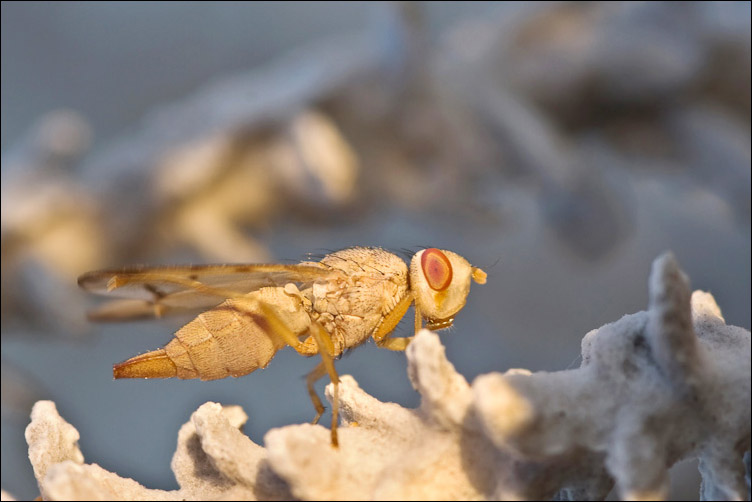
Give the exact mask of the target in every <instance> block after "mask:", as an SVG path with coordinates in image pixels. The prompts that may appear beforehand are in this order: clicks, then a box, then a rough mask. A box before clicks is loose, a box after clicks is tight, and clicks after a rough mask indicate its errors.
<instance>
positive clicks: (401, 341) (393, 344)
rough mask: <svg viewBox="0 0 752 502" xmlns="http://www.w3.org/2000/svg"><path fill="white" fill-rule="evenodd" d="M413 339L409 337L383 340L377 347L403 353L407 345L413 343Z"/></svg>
mask: <svg viewBox="0 0 752 502" xmlns="http://www.w3.org/2000/svg"><path fill="white" fill-rule="evenodd" d="M413 338H415V337H414V336H410V337H403V338H385V339H384V340H383V341H382V342H381V344H380V345H379V346H380V347H383V348H385V349H389V350H397V351H403V350H405V349H406V348H407V346H408V345H410V342H412V341H413Z"/></svg>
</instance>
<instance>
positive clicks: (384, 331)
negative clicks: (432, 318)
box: [371, 294, 417, 350]
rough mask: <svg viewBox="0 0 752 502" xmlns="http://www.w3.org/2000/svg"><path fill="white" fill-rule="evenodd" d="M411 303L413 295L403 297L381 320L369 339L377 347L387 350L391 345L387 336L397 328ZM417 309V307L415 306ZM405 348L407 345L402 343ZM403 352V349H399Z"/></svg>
mask: <svg viewBox="0 0 752 502" xmlns="http://www.w3.org/2000/svg"><path fill="white" fill-rule="evenodd" d="M412 302H413V295H411V294H407V295H405V297H404V298H403V299H402V300H400V301H399V302H398V303H397V305H395V307H394V308H393V309H392V311H391V312H389V313H388V314H387V315H386V316H384V318H383V319H382V320H381V322H380V323H379V325H378V326H377V327H376V329H375V330H374V332H373V334H372V335H371V337H372V338H373V340H374V341H375V342H376V343H377V344H378V345H379V347H386V348H389V347H388V345H390V344H393V343H394V342H392V341H391V340H390V339H389V335H391V333H392V332H393V331H394V328H395V327H396V326H397V324H398V323H399V322H400V319H402V318H403V317H404V316H405V312H407V309H408V308H410V304H411V303H412ZM416 309H417V305H416ZM395 340H407V338H399V339H396V338H395ZM404 343H405V347H407V343H409V342H404ZM393 350H399V349H393ZM401 350H405V349H401Z"/></svg>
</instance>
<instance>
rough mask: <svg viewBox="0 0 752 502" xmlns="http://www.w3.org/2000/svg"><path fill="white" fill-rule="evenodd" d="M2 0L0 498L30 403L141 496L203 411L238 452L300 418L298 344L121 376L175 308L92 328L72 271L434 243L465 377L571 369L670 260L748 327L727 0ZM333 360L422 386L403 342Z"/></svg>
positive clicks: (408, 392) (739, 138) (30, 488)
mask: <svg viewBox="0 0 752 502" xmlns="http://www.w3.org/2000/svg"><path fill="white" fill-rule="evenodd" d="M1 9H2V113H1V122H2V135H1V138H0V141H1V146H2V464H1V465H2V487H3V489H5V490H8V491H9V492H11V493H13V494H14V495H16V496H18V497H22V498H31V497H35V496H36V495H38V490H37V488H36V485H35V482H34V478H33V475H32V470H31V467H30V465H29V462H28V460H27V457H26V444H25V441H24V437H23V431H24V428H25V427H26V425H27V423H28V414H29V411H30V408H31V405H32V404H33V402H34V401H36V400H37V399H53V400H54V401H55V402H56V403H57V406H58V409H59V411H60V413H61V415H62V416H63V417H64V418H65V419H66V420H68V421H69V422H70V423H72V424H73V425H74V426H75V427H76V428H77V429H78V430H79V431H80V432H81V441H80V444H81V447H82V450H83V452H84V455H85V457H86V461H87V462H94V463H97V464H99V465H101V466H102V467H104V468H105V469H108V470H112V471H115V472H117V473H118V474H119V475H121V476H126V477H132V478H134V479H136V480H138V481H139V482H141V483H143V484H145V485H146V486H147V487H150V488H163V489H172V488H177V484H176V482H175V480H174V477H173V476H172V473H171V471H170V459H171V457H172V454H173V452H174V449H175V445H176V440H177V431H178V429H179V427H180V425H181V424H183V423H184V422H186V421H187V420H188V418H189V416H190V414H191V413H192V412H193V411H194V410H195V409H196V408H197V407H198V406H199V405H200V404H202V403H204V402H205V401H209V400H211V401H218V402H222V403H225V404H239V405H241V406H243V408H244V409H245V411H246V412H247V413H248V415H249V416H250V419H249V422H248V424H247V425H246V427H245V432H246V433H248V434H249V436H250V437H251V438H252V439H253V440H254V441H256V442H259V443H261V442H263V436H264V434H265V433H266V431H268V430H269V429H270V428H273V427H278V426H282V425H286V424H292V423H300V422H306V421H309V420H310V419H311V418H312V417H313V414H314V412H313V409H312V406H311V403H310V401H309V399H308V396H307V393H306V390H305V380H304V377H305V375H306V374H307V372H309V371H310V370H311V369H312V368H313V366H314V365H315V363H316V361H314V360H310V359H304V358H301V357H300V356H298V355H297V354H295V353H294V352H293V351H292V350H289V349H288V350H285V351H282V352H281V353H280V354H278V355H277V357H276V358H275V359H274V361H273V362H272V363H271V364H270V366H269V367H268V368H267V369H265V370H263V371H258V372H256V373H254V374H252V375H250V376H247V377H244V378H240V379H227V380H220V381H214V382H200V381H195V380H191V381H177V380H166V381H117V382H116V381H114V380H113V379H112V364H113V363H116V362H120V361H122V360H124V359H126V358H128V357H130V356H132V355H135V354H138V353H142V352H145V351H147V350H152V349H155V348H157V347H160V346H163V345H164V344H165V343H166V342H167V341H168V340H169V339H170V337H171V335H172V333H173V332H174V330H175V329H176V328H177V327H179V324H176V323H175V322H174V321H167V320H164V321H159V322H149V323H145V322H140V323H139V322H136V323H127V324H120V325H92V324H90V323H88V322H87V321H86V319H85V312H86V310H87V309H88V308H90V307H91V306H93V305H95V304H96V303H97V302H96V299H95V298H91V297H89V296H87V295H86V294H84V293H83V292H81V291H79V290H78V288H77V287H76V282H75V279H76V277H77V276H78V275H79V274H80V273H82V272H85V271H88V270H92V269H96V268H103V267H108V266H123V265H128V264H136V263H146V264H169V263H173V264H176V263H208V262H214V263H217V262H219V263H222V262H258V261H262V262H283V263H290V262H297V261H299V260H302V259H305V258H306V256H307V255H306V254H307V253H314V254H322V253H326V252H327V250H336V249H341V248H344V247H349V246H353V245H363V246H381V247H384V248H387V249H393V250H399V249H402V248H407V249H412V250H417V249H419V248H420V247H429V246H430V247H439V248H444V249H450V250H453V251H455V252H457V253H460V254H461V255H463V256H465V257H466V258H468V260H470V261H471V262H472V263H473V264H474V265H477V266H480V267H482V268H484V269H485V270H486V272H488V283H487V284H486V285H485V286H474V287H473V289H472V291H471V294H470V297H469V301H468V305H467V307H466V308H465V309H464V310H463V311H462V312H461V313H460V314H459V316H458V318H457V321H456V324H455V328H454V329H452V330H451V331H449V332H444V334H443V335H442V339H443V341H444V343H445V344H446V346H447V354H448V357H449V359H450V360H451V361H452V362H453V363H454V365H455V366H456V367H457V369H458V370H459V371H460V372H461V373H462V374H464V375H465V376H466V377H467V378H468V380H470V381H472V379H473V378H475V377H476V376H477V375H479V374H481V373H487V372H490V371H505V370H507V369H509V368H513V367H523V368H529V369H530V370H533V371H540V370H546V371H557V370H564V369H568V368H575V367H577V366H579V363H580V360H579V353H580V340H581V338H582V337H583V336H584V334H585V333H586V332H588V331H590V330H591V329H594V328H597V327H599V326H601V325H603V324H605V323H608V322H612V321H615V320H617V319H619V318H620V317H621V316H622V315H624V314H629V313H633V312H636V311H639V310H643V309H644V308H645V307H646V304H647V277H648V273H649V270H650V264H651V262H652V260H653V259H654V258H655V257H656V256H658V254H660V253H661V252H663V251H664V250H667V249H670V250H673V252H674V253H675V254H676V256H677V258H678V260H679V262H680V264H681V266H682V267H683V269H684V270H685V271H686V272H687V273H688V275H689V276H690V278H691V280H692V286H693V288H695V289H703V290H707V291H710V292H711V293H712V294H713V295H714V296H715V298H716V300H717V301H718V304H719V305H720V307H721V309H722V310H723V313H724V315H725V318H726V320H727V322H728V323H729V324H734V325H737V326H742V327H744V328H746V329H750V308H749V305H750V273H751V272H750V92H751V91H750V60H751V58H750V4H749V3H748V2H738V3H737V2H714V3H639V2H638V3H619V2H608V3H592V4H580V3H536V4H532V5H531V4H525V3H516V2H505V3H503V4H492V3H473V2H463V3H461V4H460V3H453V2H441V3H433V2H421V3H374V4H364V3H327V2H323V3H316V4H313V3H296V2H290V3H271V2H270V3H265V2H258V3H249V4H229V3H228V4H225V3H222V2H212V3H180V2H170V3H148V4H147V3H138V2H128V3H119V2H111V3H91V4H90V3H46V2H27V3H7V2H4V3H2V7H1ZM407 318H408V320H409V319H410V318H411V317H410V315H408V316H407ZM398 329H399V330H400V332H401V333H402V334H404V335H407V334H408V333H409V331H410V329H411V322H406V323H403V325H401V327H400V328H398ZM338 370H339V372H340V374H352V375H353V376H355V378H356V379H357V380H358V382H359V383H360V385H361V387H362V388H363V389H365V390H366V391H367V392H369V393H371V394H372V395H374V396H376V397H377V398H379V399H381V400H385V401H395V402H398V403H400V404H402V405H404V406H411V407H412V406H416V405H417V404H418V396H417V394H416V393H415V392H414V391H413V390H412V388H411V386H410V384H409V381H408V379H407V378H406V373H405V370H406V363H405V357H404V355H403V354H400V353H393V352H389V351H385V350H378V349H377V348H376V347H375V346H374V345H373V344H370V343H369V344H367V345H365V346H363V347H361V348H359V349H358V350H356V351H353V352H351V353H349V354H348V355H346V356H345V357H343V358H342V360H340V361H339V362H338ZM323 385H324V382H323V381H322V382H321V383H320V385H319V391H320V392H323ZM322 423H327V419H326V418H324V419H323V420H322ZM698 490H699V476H698V475H697V469H696V463H695V462H692V461H689V462H684V463H681V464H679V465H677V466H676V467H675V468H674V469H673V471H672V491H671V497H672V498H674V499H679V500H691V499H695V500H696V499H697V497H698ZM612 497H613V494H612Z"/></svg>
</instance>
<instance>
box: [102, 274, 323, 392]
mask: <svg viewBox="0 0 752 502" xmlns="http://www.w3.org/2000/svg"><path fill="white" fill-rule="evenodd" d="M269 289H272V288H269ZM274 289H275V290H278V291H268V290H267V291H264V290H261V291H259V292H257V293H253V294H252V295H249V296H250V297H255V298H259V297H260V298H264V299H265V300H266V301H267V302H268V301H269V300H272V301H273V302H274V306H275V307H277V308H278V309H279V312H280V314H281V317H282V320H283V321H284V322H285V324H288V325H289V327H290V329H291V330H293V331H295V332H296V333H297V332H302V331H304V330H305V328H306V327H307V324H308V318H307V315H306V314H305V313H304V312H303V311H302V310H300V311H299V310H298V309H296V308H295V305H294V300H293V299H291V298H289V297H287V296H286V295H284V293H281V291H279V290H281V288H274ZM280 293H281V296H280ZM250 297H249V300H248V301H246V300H244V299H233V300H227V301H225V302H223V303H222V304H220V305H218V306H217V307H215V308H213V309H211V310H208V311H206V312H204V313H202V314H200V315H199V316H197V317H196V318H195V319H194V320H193V321H191V322H189V323H188V324H186V325H185V326H183V327H182V328H181V329H180V330H178V331H177V332H176V333H175V337H174V338H173V339H172V340H171V341H170V342H169V343H168V344H167V345H166V346H165V347H164V348H163V349H158V350H155V351H152V352H148V353H146V354H142V355H140V356H136V357H133V358H131V359H129V360H127V361H125V362H123V363H120V364H118V365H115V371H114V374H115V378H169V377H178V378H181V379H189V378H200V379H201V380H216V379H219V378H225V377H228V376H234V377H238V376H243V375H247V374H248V373H251V372H252V371H254V370H256V369H258V368H263V367H266V365H267V364H269V361H271V360H272V358H273V357H274V354H275V353H276V352H277V351H278V350H279V349H281V348H282V347H284V346H285V343H284V342H283V341H282V339H281V338H277V337H275V336H270V335H269V334H268V333H267V332H266V331H264V330H263V329H262V328H261V327H260V326H259V324H258V323H257V322H256V320H255V319H259V316H260V315H261V314H260V313H259V312H258V308H257V303H254V299H251V298H250ZM280 303H281V305H280ZM285 307H286V308H285Z"/></svg>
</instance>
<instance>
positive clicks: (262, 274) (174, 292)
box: [78, 263, 342, 321]
mask: <svg viewBox="0 0 752 502" xmlns="http://www.w3.org/2000/svg"><path fill="white" fill-rule="evenodd" d="M341 274H342V272H341V271H338V270H332V269H330V268H328V267H326V266H324V265H320V264H316V263H308V264H299V265H280V264H259V265H256V264H252V265H190V266H167V267H132V268H124V269H113V270H98V271H94V272H88V273H86V274H84V275H82V276H81V277H79V278H78V284H79V286H81V287H82V288H83V289H86V290H87V291H91V292H93V293H97V294H103V295H110V296H117V297H120V298H121V299H119V300H115V301H112V302H109V303H105V304H103V305H102V306H100V307H99V308H97V309H95V310H93V311H92V312H90V313H89V318H90V319H92V320H97V321H120V320H128V319H137V318H148V317H161V316H164V315H169V314H174V313H178V312H185V311H186V310H200V309H206V308H210V307H213V306H215V305H217V304H219V303H221V302H222V301H223V300H225V299H227V298H235V297H239V296H242V295H245V294H247V293H250V292H251V291H255V290H257V289H259V288H263V287H266V286H284V285H285V284H288V283H296V284H298V285H302V286H303V287H305V286H306V285H308V284H311V283H313V282H315V281H318V280H329V279H331V278H333V277H336V276H338V275H341Z"/></svg>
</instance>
